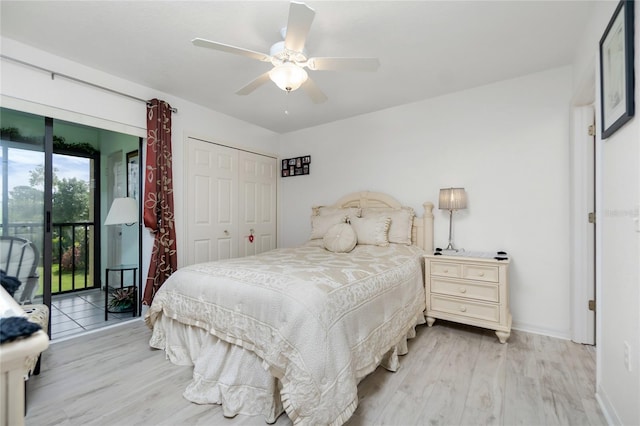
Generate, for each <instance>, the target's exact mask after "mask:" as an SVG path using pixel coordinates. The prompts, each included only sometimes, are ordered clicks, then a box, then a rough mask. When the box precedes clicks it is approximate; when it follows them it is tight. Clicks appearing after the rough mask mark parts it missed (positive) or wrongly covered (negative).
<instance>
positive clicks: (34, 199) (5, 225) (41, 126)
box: [0, 108, 141, 340]
mask: <svg viewBox="0 0 640 426" xmlns="http://www.w3.org/2000/svg"><path fill="white" fill-rule="evenodd" d="M0 127H1V133H2V134H1V149H0V156H1V159H2V170H1V171H0V186H1V187H2V193H1V194H0V197H1V198H0V217H1V223H0V236H1V237H2V239H3V241H2V245H0V259H5V258H8V257H9V256H8V254H9V251H10V250H9V249H8V248H6V247H5V245H6V244H5V243H7V242H9V241H16V242H19V243H20V244H21V246H20V247H23V246H25V245H29V247H35V248H36V250H37V252H38V253H37V265H35V266H34V263H33V262H31V265H24V267H25V268H28V267H29V266H34V267H36V270H37V275H38V278H37V279H36V280H33V279H29V280H28V281H29V283H30V284H33V285H32V286H31V285H30V286H29V289H26V286H24V285H23V286H21V287H20V288H19V290H17V294H14V298H16V299H17V300H18V301H19V302H21V303H44V304H46V305H48V306H49V309H50V311H51V320H50V321H49V327H50V330H49V331H50V336H51V337H52V339H54V340H55V339H57V338H64V337H69V336H72V335H75V334H78V333H82V332H84V331H87V330H93V329H96V328H100V327H104V326H106V325H110V324H113V323H114V322H119V321H125V320H129V319H131V318H132V314H131V313H120V312H116V313H114V314H113V315H109V318H108V320H105V318H106V317H105V310H106V309H107V304H108V302H109V298H108V295H107V292H105V267H106V266H109V265H120V264H127V265H133V266H134V267H135V269H134V270H137V271H138V275H137V276H136V282H138V283H140V282H141V280H140V273H141V271H140V269H139V264H140V250H139V247H140V227H139V226H126V225H111V226H105V225H104V220H105V217H106V215H107V212H108V209H109V208H110V207H111V204H112V201H113V200H114V199H115V198H120V197H127V196H129V197H133V198H139V197H138V195H137V194H139V192H140V184H139V180H138V179H137V176H139V174H140V170H139V167H140V164H139V150H140V147H141V139H140V138H139V137H136V136H131V135H126V134H121V133H117V132H112V131H107V130H104V129H99V128H95V127H89V126H86V125H82V124H77V123H71V122H66V121H62V120H54V119H52V118H46V117H42V116H36V115H32V114H27V113H24V112H19V111H14V110H9V109H6V108H0ZM101 163H102V164H104V166H103V167H101ZM101 182H104V184H101ZM137 203H138V205H139V202H137ZM7 247H8V246H7ZM14 253H15V252H14ZM10 257H11V259H12V261H16V258H15V257H14V256H13V255H12V256H10ZM7 268H8V265H1V264H0V269H7ZM7 275H12V274H9V273H7ZM14 275H17V273H16V274H14ZM21 279H22V278H21ZM129 280H131V278H129ZM22 281H23V282H26V281H27V278H26V277H24V278H23V279H22ZM34 281H37V282H35V284H34ZM112 282H115V280H113V281H112ZM121 284H123V285H127V284H129V282H128V281H127V282H124V283H121ZM31 287H33V288H31ZM140 293H141V292H140V291H139V292H138V294H140ZM136 302H137V301H136ZM132 303H133V302H132ZM129 312H131V310H130V311H129ZM133 312H134V313H135V311H133Z"/></svg>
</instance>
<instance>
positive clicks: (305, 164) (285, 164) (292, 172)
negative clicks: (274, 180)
mask: <svg viewBox="0 0 640 426" xmlns="http://www.w3.org/2000/svg"><path fill="white" fill-rule="evenodd" d="M310 164H311V156H310V155H303V156H300V157H293V158H283V159H282V168H281V171H280V176H282V177H290V176H302V175H308V174H309V170H310Z"/></svg>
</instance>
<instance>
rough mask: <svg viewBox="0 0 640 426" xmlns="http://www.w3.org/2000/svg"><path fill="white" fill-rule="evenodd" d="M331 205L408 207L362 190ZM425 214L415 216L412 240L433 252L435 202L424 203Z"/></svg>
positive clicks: (388, 197) (389, 198) (380, 194)
mask: <svg viewBox="0 0 640 426" xmlns="http://www.w3.org/2000/svg"><path fill="white" fill-rule="evenodd" d="M330 207H341V208H346V207H359V208H365V207H374V208H392V209H400V208H403V207H404V208H406V206H403V205H402V204H401V203H400V202H399V201H398V200H396V199H395V198H393V197H392V196H390V195H387V194H383V193H381V192H370V191H361V192H353V193H351V194H348V195H345V196H344V197H342V198H340V199H339V200H338V201H336V203H335V204H334V205H332V206H330ZM422 207H423V208H424V214H423V216H422V217H418V216H415V217H414V218H413V228H412V230H411V241H412V242H413V244H414V245H417V246H418V247H420V248H422V249H424V250H425V251H426V252H427V253H433V203H431V202H429V201H426V202H424V203H423V204H422Z"/></svg>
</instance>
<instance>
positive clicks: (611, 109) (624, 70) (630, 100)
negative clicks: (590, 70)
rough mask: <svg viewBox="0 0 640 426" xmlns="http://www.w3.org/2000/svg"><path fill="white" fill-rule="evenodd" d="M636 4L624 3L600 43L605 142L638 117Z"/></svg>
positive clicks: (617, 8)
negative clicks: (635, 76) (635, 40)
mask: <svg viewBox="0 0 640 426" xmlns="http://www.w3.org/2000/svg"><path fill="white" fill-rule="evenodd" d="M633 13H634V11H633V1H629V0H621V1H620V2H619V3H618V6H617V7H616V10H615V12H614V13H613V16H612V17H611V20H610V21H609V24H608V25H607V29H606V30H605V32H604V34H603V35H602V38H601V39H600V111H601V117H600V129H601V139H606V138H608V137H609V136H611V135H612V134H614V133H615V132H616V131H617V130H618V129H619V128H620V127H622V126H623V125H624V124H625V123H626V122H627V121H629V120H631V118H632V117H633V115H634V112H635V111H634V110H635V103H634V84H635V82H634V75H633V61H634V58H633V56H634V54H633V50H634V45H633V44H634V43H633V37H634V28H633V26H634V22H633Z"/></svg>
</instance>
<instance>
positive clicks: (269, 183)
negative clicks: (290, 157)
mask: <svg viewBox="0 0 640 426" xmlns="http://www.w3.org/2000/svg"><path fill="white" fill-rule="evenodd" d="M238 163H239V172H240V175H239V183H238V188H239V197H238V198H239V200H240V203H239V205H238V210H239V217H240V220H239V228H240V235H241V240H240V242H239V255H240V256H249V255H253V254H258V253H262V252H264V251H268V250H272V249H274V248H276V182H277V160H276V159H275V158H272V157H266V156H264V155H258V154H254V153H251V152H246V151H240V152H239V157H238Z"/></svg>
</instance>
